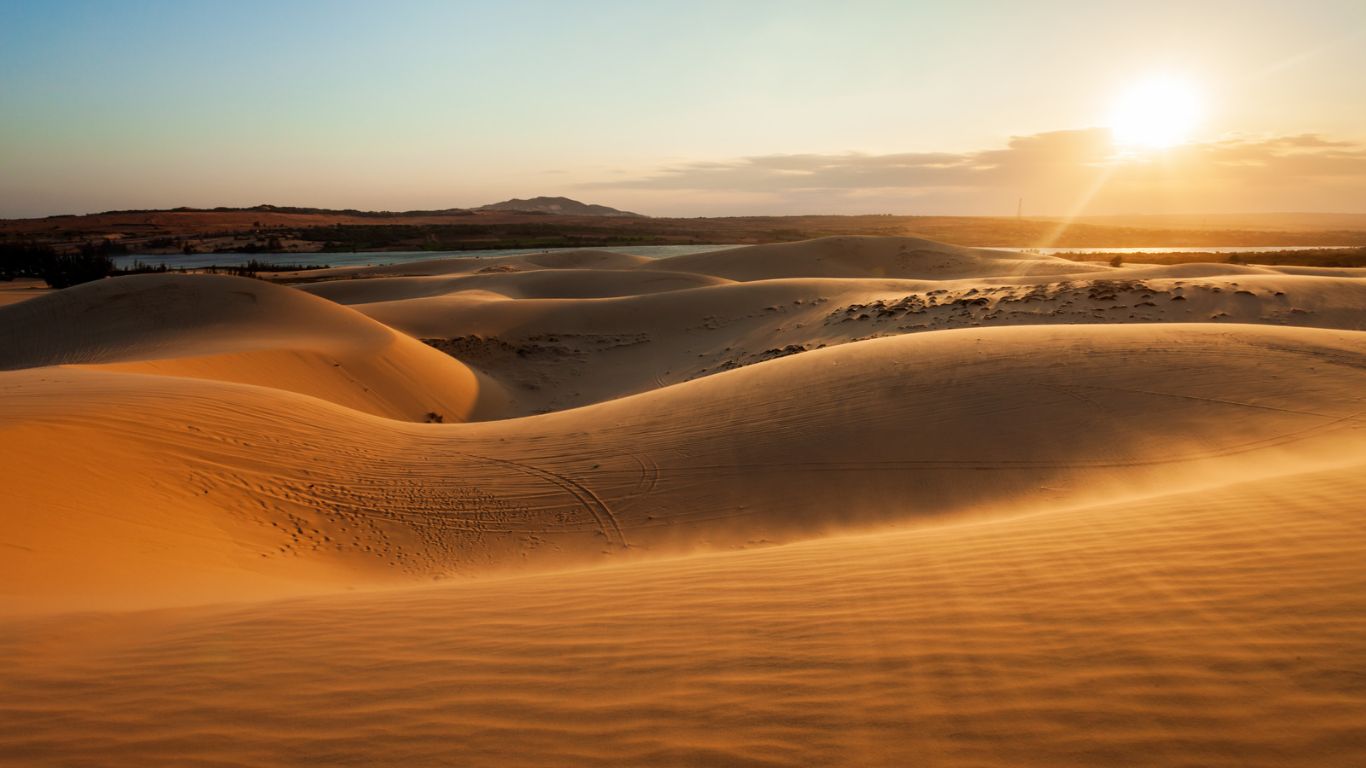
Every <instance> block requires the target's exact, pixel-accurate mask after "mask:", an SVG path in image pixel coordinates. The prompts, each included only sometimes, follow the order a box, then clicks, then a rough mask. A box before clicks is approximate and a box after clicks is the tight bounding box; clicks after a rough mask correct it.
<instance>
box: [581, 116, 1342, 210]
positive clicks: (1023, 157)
mask: <svg viewBox="0 0 1366 768" xmlns="http://www.w3.org/2000/svg"><path fill="white" fill-rule="evenodd" d="M1102 175H1104V176H1106V178H1108V182H1106V184H1108V186H1113V187H1116V189H1126V190H1128V191H1135V193H1137V191H1138V189H1139V187H1143V186H1153V184H1158V183H1162V184H1175V183H1198V184H1201V186H1208V184H1210V183H1216V182H1223V183H1238V184H1296V183H1306V182H1313V180H1324V179H1330V180H1333V182H1335V183H1336V184H1341V183H1348V184H1359V186H1361V189H1362V190H1366V146H1363V145H1362V143H1358V142H1350V141H1333V139H1328V138H1325V137H1321V135H1318V134H1299V135H1281V137H1238V138H1225V139H1220V141H1212V142H1203V143H1193V145H1186V146H1182V148H1175V149H1171V150H1168V152H1165V153H1158V154H1149V156H1143V154H1135V156H1126V154H1123V153H1119V152H1116V149H1115V148H1113V145H1112V142H1111V135H1109V131H1108V130H1106V128H1085V130H1068V131H1049V133H1041V134H1034V135H1025V137H1015V138H1012V139H1011V141H1009V142H1008V143H1007V145H1005V146H1004V148H1001V149H989V150H979V152H964V153H949V152H911V153H896V154H863V153H846V154H769V156H757V157H740V159H736V160H724V161H706V163H687V164H682V165H673V167H668V168H664V169H661V171H658V172H654V174H647V175H639V176H635V178H628V179H620V180H609V182H596V183H590V184H585V186H586V187H593V189H619V190H624V189H630V190H678V191H706V190H724V191H750V193H769V194H775V193H776V194H784V193H785V194H791V193H818V191H828V193H836V194H847V193H850V191H854V190H902V191H910V190H919V191H933V190H971V189H982V187H1031V189H1033V187H1037V189H1046V190H1050V194H1057V195H1061V197H1065V190H1067V189H1072V187H1082V186H1086V184H1090V183H1093V182H1094V180H1096V179H1097V178H1101V176H1102Z"/></svg>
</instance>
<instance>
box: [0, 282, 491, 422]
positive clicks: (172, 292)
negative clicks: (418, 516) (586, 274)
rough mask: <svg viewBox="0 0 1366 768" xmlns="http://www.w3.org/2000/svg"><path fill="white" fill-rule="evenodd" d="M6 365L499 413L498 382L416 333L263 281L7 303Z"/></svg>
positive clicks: (419, 414) (417, 409) (375, 408)
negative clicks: (412, 334)
mask: <svg viewBox="0 0 1366 768" xmlns="http://www.w3.org/2000/svg"><path fill="white" fill-rule="evenodd" d="M0 326H3V327H5V328H6V330H7V331H9V332H10V333H11V334H12V336H11V337H10V339H9V341H8V342H7V343H6V344H5V346H4V348H0V370H4V369H10V370H13V369H21V368H40V367H45V366H54V365H81V366H98V367H100V368H102V369H105V370H111V371H120V372H125V373H151V374H160V375H165V376H185V377H191V378H204V379H217V380H223V381H232V382H240V383H244V384H261V385H265V386H269V387H274V388H277V389H283V390H288V391H291V392H300V393H303V394H308V395H312V396H315V397H320V398H323V399H325V400H330V401H332V402H336V403H339V404H341V405H345V406H347V407H349V408H355V409H357V410H361V411H365V412H367V413H374V414H378V415H383V416H390V417H393V418H403V419H421V418H423V417H424V415H425V414H427V413H428V412H437V413H441V414H445V416H446V417H448V418H451V419H453V420H457V421H459V420H465V419H468V418H471V417H473V416H475V415H476V414H479V415H486V414H491V413H496V412H498V410H499V409H500V408H502V407H503V405H504V403H503V399H502V398H503V396H502V394H501V392H500V391H499V388H498V386H497V385H496V384H494V383H493V382H491V381H489V380H488V379H487V378H484V377H480V376H478V375H476V374H475V373H474V372H473V371H471V370H470V369H469V368H468V367H466V366H464V365H462V364H461V363H459V362H458V361H456V360H454V359H453V358H450V357H449V356H446V355H441V354H438V353H434V351H433V350H432V349H431V348H429V347H427V346H426V345H423V344H421V343H419V342H416V341H414V340H413V339H411V338H408V337H407V336H405V335H403V334H400V333H395V332H394V331H392V330H391V329H389V328H385V327H384V326H382V325H380V324H378V323H375V322H374V321H372V320H369V319H368V318H366V317H365V316H363V315H360V314H358V313H356V312H352V311H350V310H347V309H345V308H342V307H339V306H337V305H336V304H332V303H329V302H325V301H320V300H318V299H314V298H312V297H309V296H306V295H304V294H302V293H300V292H298V291H294V290H291V289H288V288H283V287H279V286H274V285H271V284H269V283H264V282H261V281H259V280H249V279H246V278H234V277H220V276H210V275H195V276H185V275H149V276H135V277H125V278H119V279H115V280H105V281H101V282H98V283H87V284H85V285H81V286H77V287H75V288H71V289H69V290H66V291H60V292H56V293H52V294H48V295H44V296H42V297H40V298H36V299H33V300H30V301H26V302H23V303H21V304H17V305H14V306H10V307H5V308H0Z"/></svg>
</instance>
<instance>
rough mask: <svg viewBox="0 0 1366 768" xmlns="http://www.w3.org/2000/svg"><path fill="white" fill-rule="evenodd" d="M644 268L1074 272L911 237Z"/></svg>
mask: <svg viewBox="0 0 1366 768" xmlns="http://www.w3.org/2000/svg"><path fill="white" fill-rule="evenodd" d="M642 266H643V267H644V268H647V269H649V268H658V269H667V270H672V271H678V272H698V273H700V274H704V275H715V276H717V277H725V278H729V279H731V280H767V279H772V278H779V277H860V278H866V277H900V278H916V279H931V280H944V279H951V278H958V277H976V278H981V277H995V276H1001V275H1058V274H1066V273H1069V272H1076V271H1077V268H1078V265H1077V262H1074V261H1068V260H1067V259H1061V258H1058V257H1056V256H1041V255H1037V254H1025V253H1013V252H1007V251H996V250H988V249H983V248H962V247H959V246H955V245H947V244H945V243H936V242H934V241H933V240H921V239H918V238H913V237H826V238H821V239H818V240H805V241H802V242H797V243H775V244H773V245H754V246H749V247H746V248H732V249H729V250H723V251H709V252H707V253H696V254H690V255H687V256H673V257H670V258H667V259H659V260H658V261H655V262H654V263H652V264H647V265H642Z"/></svg>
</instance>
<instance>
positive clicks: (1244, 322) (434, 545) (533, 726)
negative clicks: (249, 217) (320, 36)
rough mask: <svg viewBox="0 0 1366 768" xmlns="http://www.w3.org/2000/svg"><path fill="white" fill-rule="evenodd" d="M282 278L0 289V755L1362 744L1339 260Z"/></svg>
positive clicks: (667, 754)
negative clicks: (3, 296) (12, 296)
mask: <svg viewBox="0 0 1366 768" xmlns="http://www.w3.org/2000/svg"><path fill="white" fill-rule="evenodd" d="M299 277H300V278H307V279H309V280H311V282H307V283H300V284H297V285H295V286H284V285H272V284H269V283H266V282H261V281H252V280H247V279H237V278H226V277H204V276H175V275H170V276H146V277H135V278H123V279H118V280H112V281H104V282H101V283H98V284H91V285H85V286H78V287H76V288H73V289H68V290H67V291H63V292H57V293H52V294H45V295H39V296H36V297H33V298H24V299H22V300H17V301H15V302H14V303H12V304H10V305H9V306H5V307H0V330H3V331H4V336H3V339H4V341H3V342H0V430H3V435H4V440H3V441H0V467H2V469H0V484H2V485H0V487H2V488H3V491H4V494H5V500H6V501H5V507H6V512H5V513H4V514H3V515H0V550H3V554H4V556H3V557H0V609H3V611H4V621H3V622H0V655H2V657H3V658H5V659H6V660H7V663H6V665H5V668H4V671H3V672H0V757H4V758H5V759H6V760H8V761H11V762H14V763H15V764H17V765H100V766H104V765H137V766H143V765H158V764H165V765H182V764H187V763H188V764H199V763H202V764H214V765H317V764H347V763H355V764H366V765H490V766H492V765H499V766H503V765H528V766H542V765H601V764H614V765H698V766H712V765H736V766H740V765H743V766H769V765H773V766H779V765H793V766H803V765H841V764H844V765H888V766H900V765H945V766H983V765H999V766H1018V765H1039V766H1056V765H1228V766H1257V765H1304V766H1320V765H1341V766H1354V765H1360V764H1362V763H1363V762H1366V735H1363V733H1366V731H1363V728H1362V716H1361V713H1362V712H1363V711H1366V663H1364V662H1363V661H1362V657H1361V650H1362V649H1363V648H1366V567H1364V566H1363V565H1362V563H1363V562H1366V560H1363V553H1366V524H1363V521H1362V519H1361V512H1362V505H1363V500H1366V450H1364V449H1366V431H1364V430H1363V424H1366V422H1364V421H1363V419H1364V418H1366V400H1364V399H1363V398H1366V336H1363V334H1362V332H1361V330H1362V328H1363V325H1364V324H1366V279H1364V276H1363V275H1362V274H1358V272H1357V271H1354V270H1305V269H1300V270H1295V269H1278V268H1269V267H1257V266H1235V265H1223V264H1221V265H1181V266H1167V267H1157V266H1152V267H1148V266H1142V265H1133V266H1125V267H1123V268H1120V269H1112V268H1109V267H1104V266H1098V265H1087V264H1078V263H1074V262H1068V261H1064V260H1061V259H1056V258H1052V257H1046V256H1026V255H1015V254H1008V253H1001V252H989V251H978V250H973V249H960V248H955V247H952V246H944V245H941V244H936V243H929V242H927V241H920V240H913V239H905V238H837V239H829V240H820V241H809V242H806V243H795V244H787V245H779V246H759V247H755V248H745V249H735V250H730V251H723V252H717V253H712V254H698V255H690V256H679V257H673V258H669V259H664V260H658V261H649V260H643V259H637V258H632V257H627V256H622V255H620V254H603V253H597V252H578V253H568V254H565V253H561V254H554V255H551V256H545V255H541V256H530V257H527V256H522V257H508V258H506V259H483V260H459V259H454V260H446V261H439V262H428V263H422V264H403V265H392V266H390V267H380V268H371V269H347V270H332V271H329V272H327V273H323V274H316V273H304V274H301V275H300V276H299ZM308 294H313V295H308ZM419 340H426V342H427V343H425V344H424V343H422V341H419ZM437 419H439V420H440V421H441V422H442V423H430V422H433V421H436V420H437ZM0 762H3V761H0Z"/></svg>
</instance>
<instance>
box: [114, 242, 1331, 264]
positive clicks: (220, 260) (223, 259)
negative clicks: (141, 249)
mask: <svg viewBox="0 0 1366 768" xmlns="http://www.w3.org/2000/svg"><path fill="white" fill-rule="evenodd" d="M735 247H737V246H735V245H620V246H611V247H606V248H592V249H591V250H594V251H610V252H613V253H631V254H635V255H638V256H648V257H650V258H652V259H662V258H665V257H667V256H682V255H684V254H689V253H701V252H703V251H719V250H722V249H725V248H735ZM1329 247H1330V248H1350V247H1353V246H1329ZM571 250H579V249H575V248H501V249H499V248H491V249H488V250H483V251H371V252H366V253H350V252H346V253H196V254H194V255H191V256H183V255H180V254H169V255H168V254H157V255H146V254H143V255H138V254H130V255H127V256H115V257H114V265H115V266H116V267H120V268H122V267H131V266H132V265H133V262H135V261H141V262H143V263H144V264H151V265H153V266H156V265H157V264H165V265H166V266H167V267H168V268H170V269H199V268H202V267H208V266H215V265H216V266H220V267H227V266H232V265H235V264H246V263H247V262H248V261H251V260H253V259H255V260H256V261H258V262H260V263H262V264H305V265H312V266H318V265H323V264H326V265H328V266H332V267H357V266H358V267H369V266H378V265H380V264H404V263H408V262H412V261H426V260H428V259H441V258H452V257H462V258H476V259H477V258H489V257H492V256H513V255H517V254H524V253H545V252H547V251H571ZM990 250H1000V251H1010V250H1015V251H1024V252H1027V253H1043V254H1067V253H1116V254H1129V253H1229V254H1232V253H1257V252H1262V251H1315V250H1326V248H1325V247H1323V246H1293V245H1289V246H1279V245H1262V246H1229V247H1211V246H1196V247H1185V248H992V249H990Z"/></svg>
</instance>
